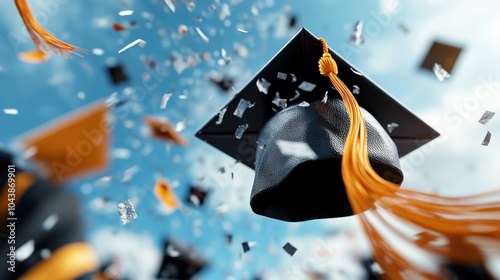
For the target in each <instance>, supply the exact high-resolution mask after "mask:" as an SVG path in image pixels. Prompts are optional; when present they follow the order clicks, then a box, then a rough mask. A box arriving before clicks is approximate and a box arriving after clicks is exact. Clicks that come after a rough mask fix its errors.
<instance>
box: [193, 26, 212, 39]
mask: <svg viewBox="0 0 500 280" xmlns="http://www.w3.org/2000/svg"><path fill="white" fill-rule="evenodd" d="M196 32H198V34H199V35H200V37H201V39H203V41H205V42H207V43H208V41H209V40H208V37H207V36H206V35H205V34H203V32H202V31H201V29H200V28H199V27H196Z"/></svg>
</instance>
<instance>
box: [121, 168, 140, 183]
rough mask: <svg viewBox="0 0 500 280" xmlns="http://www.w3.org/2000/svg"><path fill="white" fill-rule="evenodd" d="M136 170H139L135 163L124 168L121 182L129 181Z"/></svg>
mask: <svg viewBox="0 0 500 280" xmlns="http://www.w3.org/2000/svg"><path fill="white" fill-rule="evenodd" d="M137 172H139V166H137V165H134V166H132V167H130V168H127V169H125V171H123V178H122V183H126V182H128V181H130V180H131V179H132V177H133V176H134V175H135V174H136V173H137Z"/></svg>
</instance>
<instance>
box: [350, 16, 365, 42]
mask: <svg viewBox="0 0 500 280" xmlns="http://www.w3.org/2000/svg"><path fill="white" fill-rule="evenodd" d="M362 32H363V21H361V20H359V21H358V22H356V25H355V26H354V30H353V31H352V34H351V38H349V43H351V44H353V45H355V46H359V45H361V44H363V43H364V41H365V40H364V38H363V35H362Z"/></svg>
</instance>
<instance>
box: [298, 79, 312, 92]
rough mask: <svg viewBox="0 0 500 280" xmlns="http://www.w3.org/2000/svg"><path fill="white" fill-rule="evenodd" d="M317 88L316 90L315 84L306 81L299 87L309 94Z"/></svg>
mask: <svg viewBox="0 0 500 280" xmlns="http://www.w3.org/2000/svg"><path fill="white" fill-rule="evenodd" d="M315 88H316V85H315V84H313V83H309V82H306V81H303V82H302V83H300V85H299V89H301V90H304V91H308V92H311V91H313V90H314V89H315Z"/></svg>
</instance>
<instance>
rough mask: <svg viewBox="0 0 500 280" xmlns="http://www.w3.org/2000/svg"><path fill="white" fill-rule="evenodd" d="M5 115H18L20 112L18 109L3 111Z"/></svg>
mask: <svg viewBox="0 0 500 280" xmlns="http://www.w3.org/2000/svg"><path fill="white" fill-rule="evenodd" d="M3 112H4V114H6V115H17V114H19V111H18V110H17V109H3Z"/></svg>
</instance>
